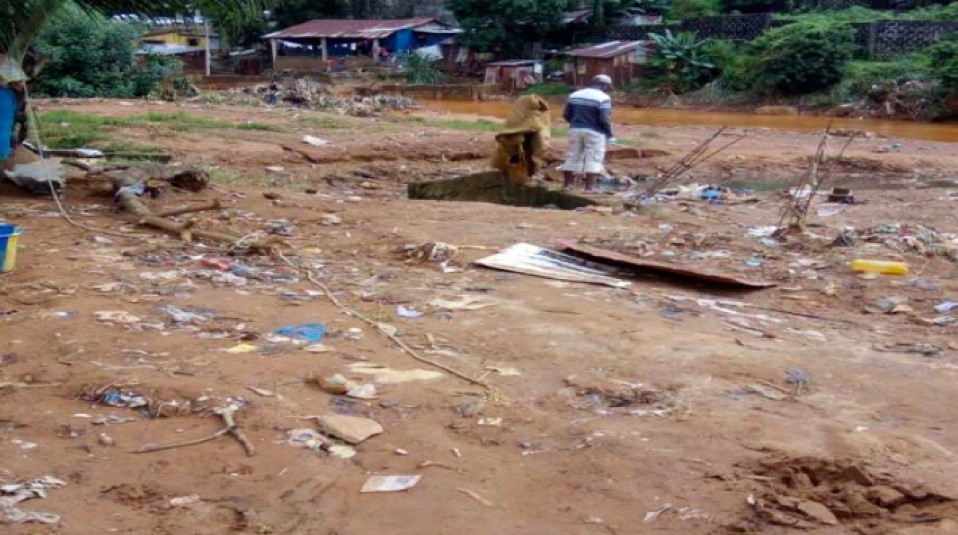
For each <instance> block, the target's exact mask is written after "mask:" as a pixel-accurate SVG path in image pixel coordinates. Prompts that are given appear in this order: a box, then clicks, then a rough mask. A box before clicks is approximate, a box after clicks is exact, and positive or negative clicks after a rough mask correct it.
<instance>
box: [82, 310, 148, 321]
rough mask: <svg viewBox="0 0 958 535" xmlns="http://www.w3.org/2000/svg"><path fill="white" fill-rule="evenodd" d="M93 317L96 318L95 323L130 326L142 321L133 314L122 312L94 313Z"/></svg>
mask: <svg viewBox="0 0 958 535" xmlns="http://www.w3.org/2000/svg"><path fill="white" fill-rule="evenodd" d="M93 315H94V316H95V317H96V320H97V321H102V322H103V323H121V324H126V325H130V324H133V323H139V322H141V321H143V318H141V317H139V316H134V315H133V314H130V313H129V312H124V311H122V310H100V311H97V312H94V313H93Z"/></svg>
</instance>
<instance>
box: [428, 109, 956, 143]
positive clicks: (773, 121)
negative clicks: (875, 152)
mask: <svg viewBox="0 0 958 535" xmlns="http://www.w3.org/2000/svg"><path fill="white" fill-rule="evenodd" d="M423 104H424V105H425V107H427V108H429V109H432V110H437V111H445V112H450V113H459V114H470V115H481V116H488V117H497V118H504V117H505V116H506V115H507V114H508V113H509V107H510V106H511V103H509V102H475V101H470V102H464V101H450V100H427V101H424V102H423ZM553 110H554V111H553V116H554V117H556V118H559V116H560V115H561V113H562V106H561V105H559V106H553ZM614 117H615V121H616V122H617V123H621V124H626V125H633V126H640V125H648V126H731V127H735V128H772V129H776V130H794V131H800V132H814V131H821V130H823V129H824V128H825V127H826V126H827V125H828V122H829V121H831V122H832V127H833V128H851V129H856V130H865V131H868V132H874V133H876V134H881V135H883V136H885V137H889V138H907V139H922V140H926V141H948V142H958V123H918V122H907V121H878V120H866V119H848V118H840V117H823V116H815V115H757V114H750V113H730V112H707V111H693V110H671V109H648V108H630V107H625V106H618V107H616V108H615V111H614Z"/></svg>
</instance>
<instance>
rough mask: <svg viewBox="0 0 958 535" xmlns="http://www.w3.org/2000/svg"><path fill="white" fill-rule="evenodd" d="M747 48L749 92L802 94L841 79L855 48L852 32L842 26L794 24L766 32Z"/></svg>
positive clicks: (815, 23)
mask: <svg viewBox="0 0 958 535" xmlns="http://www.w3.org/2000/svg"><path fill="white" fill-rule="evenodd" d="M750 48H751V55H752V68H751V69H750V74H749V75H750V77H751V86H752V89H753V90H755V91H757V92H759V93H764V94H773V93H779V94H784V95H804V94H808V93H813V92H816V91H821V90H824V89H828V88H830V87H832V86H833V85H835V84H836V83H837V82H838V81H839V80H841V79H842V71H843V69H844V67H845V64H846V63H847V62H848V61H849V60H850V59H851V58H852V54H853V52H854V49H855V41H854V31H853V30H852V29H851V28H850V27H849V26H846V25H842V24H830V23H821V22H817V21H809V22H796V23H793V24H789V25H787V26H783V27H781V28H774V29H771V30H768V31H766V32H765V33H763V34H762V35H761V36H760V37H759V38H758V39H756V40H755V41H754V42H753V43H752V45H751V47H750Z"/></svg>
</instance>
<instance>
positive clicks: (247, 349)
mask: <svg viewBox="0 0 958 535" xmlns="http://www.w3.org/2000/svg"><path fill="white" fill-rule="evenodd" d="M257 349H259V346H254V345H253V344H236V345H235V346H233V347H230V348H227V349H224V350H223V351H225V352H227V353H252V352H253V351H256V350H257Z"/></svg>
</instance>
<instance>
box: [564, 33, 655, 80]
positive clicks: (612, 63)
mask: <svg viewBox="0 0 958 535" xmlns="http://www.w3.org/2000/svg"><path fill="white" fill-rule="evenodd" d="M650 47H651V42H650V41H609V42H606V43H602V44H598V45H592V46H588V47H585V48H578V49H575V50H570V51H567V52H565V56H566V63H565V75H566V81H567V82H568V83H570V84H572V85H574V86H583V85H587V84H588V83H589V82H590V81H591V80H592V78H593V77H595V76H596V75H599V74H606V75H608V76H610V77H611V78H612V84H613V85H614V86H615V87H622V86H624V85H626V84H628V83H629V82H631V81H632V80H634V79H636V78H639V77H641V76H642V72H643V69H644V67H645V64H646V58H647V54H648V50H649V49H650Z"/></svg>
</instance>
